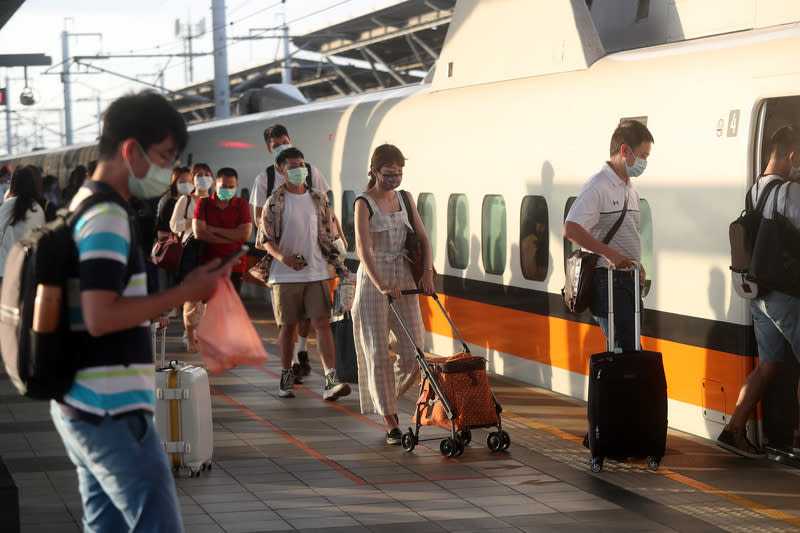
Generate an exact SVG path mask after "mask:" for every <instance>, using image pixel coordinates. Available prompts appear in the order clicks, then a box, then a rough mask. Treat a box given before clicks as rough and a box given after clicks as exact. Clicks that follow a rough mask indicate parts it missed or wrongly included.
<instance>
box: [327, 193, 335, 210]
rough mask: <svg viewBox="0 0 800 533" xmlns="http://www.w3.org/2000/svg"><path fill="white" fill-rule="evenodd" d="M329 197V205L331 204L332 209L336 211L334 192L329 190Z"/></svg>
mask: <svg viewBox="0 0 800 533" xmlns="http://www.w3.org/2000/svg"><path fill="white" fill-rule="evenodd" d="M327 196H328V203H329V204H331V209H336V204H334V203H333V191H331V190H329V191H328V193H327Z"/></svg>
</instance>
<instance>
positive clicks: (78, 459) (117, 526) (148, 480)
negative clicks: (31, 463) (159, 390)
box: [50, 401, 183, 533]
mask: <svg viewBox="0 0 800 533" xmlns="http://www.w3.org/2000/svg"><path fill="white" fill-rule="evenodd" d="M50 416H51V417H52V419H53V423H54V424H55V426H56V429H57V430H58V433H59V435H61V440H62V441H63V442H64V446H65V447H66V449H67V453H68V454H69V458H70V460H71V461H72V462H73V464H75V467H76V468H77V471H78V488H79V489H80V493H81V499H82V500H83V528H84V531H86V532H118V531H136V532H147V533H150V532H162V531H163V532H165V533H167V532H169V533H173V532H181V531H183V521H182V518H181V510H180V504H179V503H178V495H177V492H176V490H175V481H174V479H173V478H172V472H171V471H170V467H169V463H168V462H167V454H166V453H165V452H164V448H163V447H162V446H161V441H160V439H159V437H158V433H157V432H156V428H155V426H154V425H153V418H152V416H150V415H147V414H134V415H129V416H125V417H122V418H118V419H116V420H115V419H113V418H111V417H110V416H106V417H105V418H104V419H103V420H102V422H100V423H99V424H98V425H94V424H91V423H89V422H85V421H82V420H75V419H73V418H70V417H69V416H67V415H66V414H64V413H63V411H61V408H60V407H59V406H58V404H57V403H56V402H54V401H53V402H50Z"/></svg>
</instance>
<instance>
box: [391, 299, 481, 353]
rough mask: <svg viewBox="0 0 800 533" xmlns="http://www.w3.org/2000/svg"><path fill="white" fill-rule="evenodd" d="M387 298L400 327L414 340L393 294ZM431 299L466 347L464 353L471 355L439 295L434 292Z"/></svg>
mask: <svg viewBox="0 0 800 533" xmlns="http://www.w3.org/2000/svg"><path fill="white" fill-rule="evenodd" d="M400 294H403V295H408V294H424V293H423V292H422V291H421V290H419V289H406V290H402V291H400ZM386 297H387V298H388V299H389V307H391V308H392V311H394V314H395V315H397V319H398V320H399V321H400V325H401V326H403V329H404V330H406V333H407V334H408V336H409V338H412V339H413V337H412V336H411V332H410V331H409V329H408V327H407V326H406V323H405V321H404V320H403V317H402V316H400V313H398V312H397V308H396V307H395V306H394V299H393V298H392V295H391V294H387V295H386ZM431 298H433V299H434V300H436V303H437V304H439V309H441V310H442V314H443V315H444V317H445V318H446V319H447V322H448V323H449V324H450V328H451V329H452V330H453V333H455V334H456V337H458V340H459V342H460V343H461V346H463V347H464V351H465V352H466V353H470V351H469V347H468V346H467V343H466V342H464V339H462V338H461V334H460V333H459V332H458V329H456V325H455V324H453V321H452V320H450V315H449V314H447V310H445V308H444V306H443V305H442V302H441V301H439V295H437V294H436V293H435V292H434V293H433V294H431Z"/></svg>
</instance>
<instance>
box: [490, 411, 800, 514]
mask: <svg viewBox="0 0 800 533" xmlns="http://www.w3.org/2000/svg"><path fill="white" fill-rule="evenodd" d="M503 416H505V417H506V418H511V419H514V420H516V421H517V422H520V423H522V424H524V425H526V426H528V427H531V428H533V429H538V430H540V431H544V432H546V433H550V434H551V435H555V436H556V437H559V438H562V439H564V440H568V441H571V442H574V443H577V444H583V439H582V438H581V437H578V436H576V435H573V434H572V433H567V432H566V431H562V430H560V429H558V428H554V427H552V426H548V425H546V424H541V423H539V422H534V421H533V420H530V419H528V418H526V417H524V416H522V415H518V414H516V413H512V412H510V411H507V410H505V409H503ZM653 473H654V474H659V475H661V476H664V477H666V478H668V479H671V480H673V481H676V482H678V483H681V484H682V485H686V486H689V487H692V488H694V489H697V490H699V491H702V492H705V493H706V494H713V495H715V496H719V497H720V498H725V499H726V500H728V501H730V502H733V503H735V504H736V505H739V506H741V507H746V508H748V509H750V510H752V511H755V512H757V513H761V514H763V515H766V516H768V517H770V518H774V519H775V520H781V521H783V522H787V523H789V524H792V525H793V526H800V517H797V516H794V515H792V514H789V513H786V512H783V511H779V510H778V509H773V508H771V507H767V506H766V505H764V504H762V503H758V502H756V501H753V500H750V499H748V498H744V497H742V496H739V495H738V494H734V493H732V492H728V491H727V490H722V489H718V488H717V487H714V486H712V485H709V484H708V483H703V482H702V481H697V480H696V479H692V478H690V477H688V476H685V475H683V474H679V473H678V472H674V471H672V470H670V469H668V468H663V467H662V468H659V469H658V470H656V471H655V472H653Z"/></svg>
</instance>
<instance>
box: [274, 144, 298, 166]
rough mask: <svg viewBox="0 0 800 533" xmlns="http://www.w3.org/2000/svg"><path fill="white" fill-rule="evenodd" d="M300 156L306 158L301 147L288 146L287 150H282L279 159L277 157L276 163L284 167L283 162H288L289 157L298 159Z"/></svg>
mask: <svg viewBox="0 0 800 533" xmlns="http://www.w3.org/2000/svg"><path fill="white" fill-rule="evenodd" d="M298 157H299V158H300V159H302V160H303V161H305V160H306V157H305V156H304V155H303V152H301V151H300V150H299V149H297V148H295V147H292V148H287V149H286V150H284V151H283V152H281V155H279V156H278V158H277V159H275V164H276V165H278V166H279V167H281V168H283V164H284V163H286V160H287V159H297V158H298Z"/></svg>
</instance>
